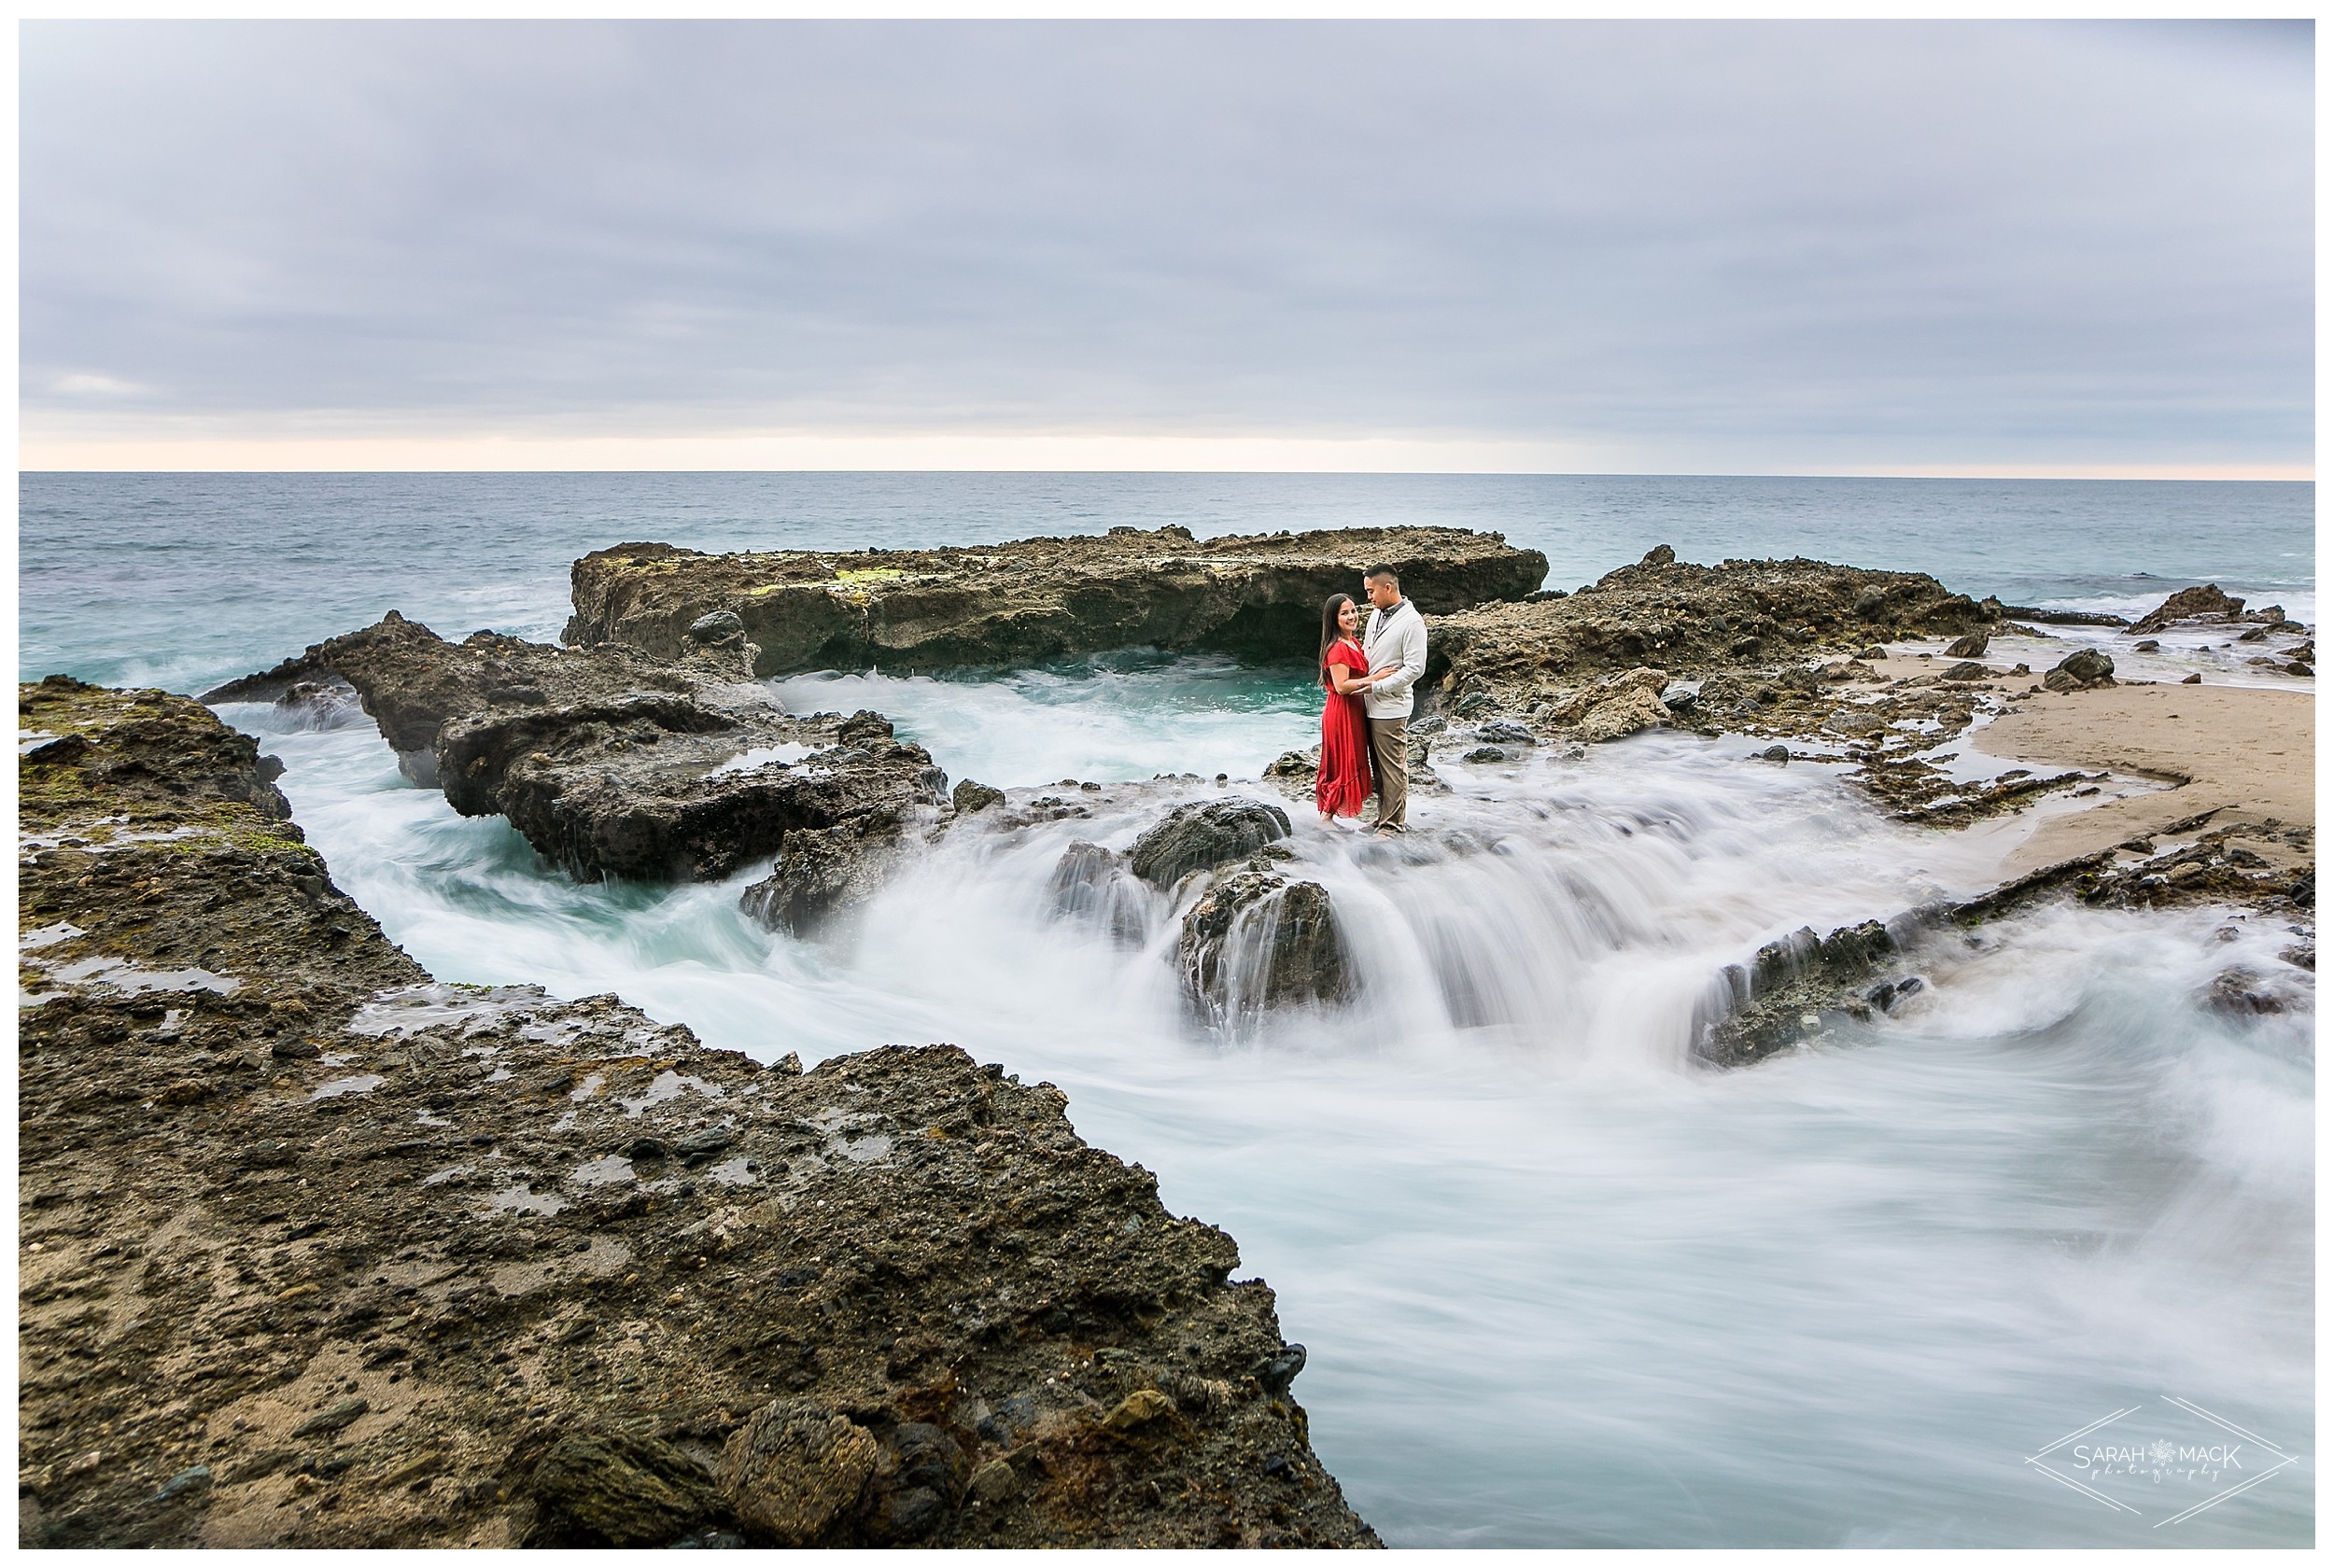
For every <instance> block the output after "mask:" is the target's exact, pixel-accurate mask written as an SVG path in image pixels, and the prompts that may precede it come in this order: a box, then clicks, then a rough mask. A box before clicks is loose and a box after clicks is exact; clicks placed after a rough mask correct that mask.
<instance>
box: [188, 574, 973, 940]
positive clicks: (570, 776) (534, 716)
mask: <svg viewBox="0 0 2334 1568" xmlns="http://www.w3.org/2000/svg"><path fill="white" fill-rule="evenodd" d="M735 674H736V671H735V670H731V671H730V672H729V673H728V674H726V675H724V673H722V672H721V671H720V670H718V669H714V668H710V667H707V666H704V665H690V664H667V663H663V662H660V661H658V660H655V659H652V658H650V657H649V656H648V655H646V654H643V653H641V652H640V651H637V650H634V649H628V648H623V647H606V648H594V649H585V650H575V649H560V648H551V647H546V646H544V645H542V644H540V643H530V642H527V641H524V640H522V639H520V638H517V637H502V636H499V635H498V634H495V633H492V632H480V633H477V634H476V635H474V636H472V637H468V638H466V639H464V640H463V641H462V642H460V643H449V642H447V641H445V640H444V639H443V638H442V637H438V636H437V635H436V634H435V633H434V632H432V631H430V630H429V627H427V626H424V625H421V624H419V623H415V622H411V621H407V620H405V619H404V618H403V617H401V616H399V615H397V614H396V613H394V612H392V613H391V614H390V615H388V616H387V617H386V618H385V619H384V620H383V621H382V622H381V623H379V624H378V625H374V626H371V627H368V628H366V629H365V630H363V631H361V632H353V633H350V634H349V635H347V636H345V637H333V638H331V639H330V640H329V641H327V642H324V643H320V644H318V645H317V646H316V647H315V648H312V649H310V650H308V651H307V652H306V653H304V654H302V655H301V656H300V658H298V659H296V660H290V661H287V662H286V663H285V664H284V665H278V666H277V667H276V668H275V669H274V670H270V671H267V672H266V673H264V674H262V675H257V676H252V677H249V678H247V679H244V680H240V681H235V682H232V683H231V684H229V685H227V686H223V687H220V688H218V689H217V690H216V691H213V692H209V693H205V694H204V701H206V702H219V703H226V702H249V701H262V700H269V699H270V694H271V693H281V695H279V696H278V697H277V698H276V699H275V700H283V697H285V696H290V695H294V694H296V693H299V692H300V690H301V689H302V687H304V686H311V685H313V684H315V683H316V680H317V679H319V678H322V679H335V680H342V681H345V682H346V683H347V684H348V686H349V687H351V688H352V689H353V690H354V691H355V693H356V694H357V696H358V698H359V701H361V703H362V704H363V706H364V710H365V711H366V712H367V713H369V714H371V715H372V716H373V719H374V721H376V722H377V723H378V724H379V725H380V727H381V733H382V735H384V737H386V738H387V740H388V742H389V744H390V745H391V746H392V747H393V748H395V749H396V750H397V752H398V756H399V758H400V763H401V766H402V767H403V768H404V769H405V771H406V773H407V775H408V777H414V778H415V779H418V780H427V781H431V782H434V783H435V784H436V785H437V786H438V787H439V788H441V789H443V791H444V792H445V797H446V799H447V801H448V802H449V803H450V804H451V805H453V806H454V808H455V809H456V810H457V811H459V812H461V813H462V814H463V815H464V816H468V817H488V816H502V817H507V818H508V819H510V821H511V825H512V826H513V827H514V828H516V829H518V831H519V832H520V833H522V834H524V835H525V836H526V838H527V842H528V843H529V844H531V845H533V846H534V847H535V848H536V849H537V850H538V851H539V852H540V853H541V854H542V855H544V856H545V857H547V858H548V859H550V860H552V861H555V862H556V863H557V864H559V865H561V866H563V867H565V868H566V869H568V870H569V872H571V873H573V874H574V875H577V876H579V877H582V878H584V879H586V880H597V879H598V878H599V877H603V876H629V877H639V878H644V879H654V880H690V879H709V880H710V879H718V878H721V877H724V876H728V875H732V874H734V873H735V872H737V871H738V870H739V869H740V868H742V867H744V866H746V865H749V864H751V863H752V862H753V861H757V860H759V859H761V858H763V857H765V856H768V855H772V854H775V853H779V852H780V849H781V846H786V845H788V844H789V842H790V839H791V838H792V837H793V836H794V835H796V834H802V835H806V836H805V837H804V840H803V843H802V844H801V845H800V846H798V847H794V859H793V861H792V862H791V865H781V867H780V877H781V878H782V879H783V881H784V884H785V887H786V888H787V889H791V890H790V891H788V892H787V893H786V894H785V896H783V897H780V896H777V895H772V896H771V897H768V898H765V899H762V900H760V901H758V902H757V907H761V906H767V907H769V908H771V909H774V910H777V911H780V915H779V923H780V924H783V925H786V926H788V927H789V928H790V929H793V928H794V927H795V926H796V924H797V922H798V921H800V922H808V921H811V920H814V919H816V918H817V917H819V916H821V915H823V913H824V912H826V911H828V910H830V909H832V908H834V907H836V906H837V905H838V904H840V903H847V902H849V898H850V896H851V895H852V894H853V893H854V892H855V891H860V890H864V889H865V887H866V886H867V885H870V884H872V882H873V881H874V880H875V879H876V878H877V877H878V875H879V867H878V864H877V861H878V860H879V857H871V858H862V857H860V856H859V854H858V851H859V850H860V848H861V847H868V848H870V849H879V848H882V847H889V846H891V845H893V843H895V842H896V841H897V839H898V837H899V835H900V833H901V832H902V831H903V826H904V824H906V823H907V821H908V820H909V819H911V818H913V817H914V816H915V815H916V814H917V813H918V812H920V811H925V810H929V809H931V808H934V807H936V806H937V805H940V803H941V802H942V801H943V800H944V799H945V798H946V796H945V793H944V791H945V790H946V788H947V778H946V777H945V776H944V775H943V774H942V773H941V772H940V770H939V769H938V768H936V767H935V766H933V765H932V759H931V757H930V756H929V755H927V754H926V753H925V752H924V750H923V749H921V747H917V746H914V745H910V744H907V743H904V742H901V741H899V740H897V739H896V738H895V737H894V736H893V732H892V725H891V722H890V721H888V720H886V719H885V718H884V717H883V716H882V715H880V714H877V713H860V714H857V715H855V716H853V717H851V718H850V719H839V718H837V716H835V715H832V714H822V715H817V716H813V717H809V718H796V717H793V716H790V715H788V714H786V713H785V712H784V711H783V710H781V709H780V707H778V706H777V705H776V704H775V703H774V702H772V701H771V700H770V699H769V698H768V697H767V696H766V694H765V693H762V692H761V691H760V690H759V689H758V688H755V687H752V686H750V685H744V684H740V683H739V682H738V681H737V680H736V679H733V677H734V676H735ZM810 835H817V836H810Z"/></svg>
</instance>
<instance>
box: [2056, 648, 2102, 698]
mask: <svg viewBox="0 0 2334 1568" xmlns="http://www.w3.org/2000/svg"><path fill="white" fill-rule="evenodd" d="M2042 683H2043V689H2044V690H2045V691H2049V692H2081V691H2086V690H2088V689H2089V688H2090V687H2093V686H2113V685H2114V684H2115V683H2116V662H2115V661H2114V660H2113V659H2110V658H2109V657H2107V655H2106V654H2104V653H2102V652H2100V651H2098V650H2097V649H2095V648H2085V649H2081V650H2078V651H2075V652H2073V653H2070V654H2068V655H2067V656H2066V657H2065V658H2063V659H2061V660H2060V661H2059V662H2058V663H2057V664H2055V665H2051V666H2050V672H2049V673H2048V674H2047V675H2045V676H2044V677H2043V682H2042Z"/></svg>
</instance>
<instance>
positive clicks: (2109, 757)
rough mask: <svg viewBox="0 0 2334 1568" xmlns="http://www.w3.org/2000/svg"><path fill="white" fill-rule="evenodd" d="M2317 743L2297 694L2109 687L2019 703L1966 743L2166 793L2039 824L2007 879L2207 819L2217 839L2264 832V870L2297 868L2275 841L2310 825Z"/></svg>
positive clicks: (2291, 853)
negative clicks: (2135, 779)
mask: <svg viewBox="0 0 2334 1568" xmlns="http://www.w3.org/2000/svg"><path fill="white" fill-rule="evenodd" d="M2316 739H2317V722H2316V716H2315V707H2314V699H2313V696H2312V694H2311V693H2306V692H2285V691H2276V690H2272V689H2270V688H2265V687H2257V686H2171V685H2118V686H2112V687H2103V688H2101V689H2098V690H2094V691H2085V692H2071V693H2055V692H2044V693H2038V694H2036V695H2033V696H2021V697H2019V698H2018V699H2017V700H2016V701H2015V702H2013V703H2012V705H2011V707H2010V710H2009V711H2008V712H2006V713H2004V715H2003V716H2002V717H2000V718H1998V719H1996V720H1995V721H1993V722H1992V723H1990V724H1989V725H1987V726H1986V728H1985V729H1984V731H1983V732H1982V733H1981V734H1980V735H1978V737H1977V740H1976V744H1977V746H1978V747H1979V749H1982V750H1984V751H1985V752H1986V753H1987V754H1988V755H1990V756H1996V757H2006V758H2012V759H2015V760H2017V761H2018V762H2019V763H2025V764H2027V765H2029V766H2032V767H2033V768H2035V769H2036V771H2038V772H2039V771H2042V770H2043V769H2045V768H2046V767H2086V768H2106V769H2110V770H2112V771H2114V772H2116V773H2122V774H2139V775H2141V776H2143V777H2150V778H2157V779H2161V780H2163V781H2165V782H2167V783H2172V784H2174V785H2175V786H2176V787H2175V788H2172V789H2169V790H2163V791H2157V792H2154V793H2149V794H2144V795H2134V796H2128V797H2126V798H2124V799H2121V800H2114V801H2109V802H2107V803H2105V804H2103V805H2099V806H2097V807H2094V808H2093V809H2091V810H2088V811H2079V812H2074V813H2071V814H2069V815H2065V816H2059V817H2051V818H2048V819H2044V820H2042V821H2041V822H2039V823H2038V824H2037V825H2036V827H2035V831H2034V833H2033V834H2032V837H2030V838H2028V839H2027V840H2026V841H2025V843H2024V844H2022V845H2021V846H2020V847H2018V850H2017V852H2016V853H2015V854H2014V855H2012V857H2011V858H2010V861H2009V862H2008V869H2009V870H2010V871H2012V872H2013V873H2015V872H2018V871H2023V870H2027V869H2031V868H2032V867H2034V866H2041V865H2048V864H2050V863H2052V862H2054V861H2063V860H2067V859H2070V858H2071V857H2074V856H2076V855H2086V854H2091V853H2094V852H2096V851H2098V850H2101V849H2104V848H2107V847H2111V846H2113V845H2116V844H2120V843H2123V842H2125V841H2126V840H2129V839H2132V838H2139V837H2147V836H2152V835H2154V834H2157V833H2161V832H2162V831H2163V830H2164V829H2165V827H2166V826H2167V825H2169V824H2171V823H2173V822H2179V821H2184V820H2186V819H2191V818H2194V817H2196V816H2198V815H2200V814H2201V813H2204V812H2208V811H2209V812H2212V813H2214V817H2213V819H2212V825H2213V826H2214V827H2215V828H2227V827H2234V826H2238V825H2244V826H2250V827H2257V828H2260V829H2261V830H2263V836H2262V838H2261V840H2260V841H2259V843H2258V844H2257V845H2256V846H2255V847H2256V848H2257V850H2258V852H2259V853H2261V854H2263V855H2265V856H2267V857H2269V859H2270V860H2271V861H2272V862H2274V863H2278V864H2286V863H2291V862H2294V861H2299V860H2303V859H2306V858H2308V857H2307V853H2306V852H2304V851H2301V850H2299V849H2297V848H2296V847H2293V846H2291V845H2289V844H2287V843H2285V841H2284V839H2283V838H2282V837H2279V836H2273V835H2277V834H2282V833H2284V832H2285V831H2287V830H2291V829H2295V828H2302V829H2314V828H2315V826H2316V822H2317V809H2316V777H2315V760H2314V759H2315V755H2316Z"/></svg>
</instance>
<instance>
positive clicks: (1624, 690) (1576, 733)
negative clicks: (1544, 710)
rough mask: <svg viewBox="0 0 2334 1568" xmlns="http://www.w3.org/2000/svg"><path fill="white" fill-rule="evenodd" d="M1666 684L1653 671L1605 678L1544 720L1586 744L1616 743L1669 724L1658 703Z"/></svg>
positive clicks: (1663, 674)
mask: <svg viewBox="0 0 2334 1568" xmlns="http://www.w3.org/2000/svg"><path fill="white" fill-rule="evenodd" d="M1668 684H1669V676H1668V675H1667V673H1666V672H1665V671H1662V670H1657V669H1633V670H1629V671H1627V672H1625V673H1624V674H1621V675H1614V676H1608V677H1607V678H1605V679H1602V680H1599V681H1597V682H1596V683H1595V684H1593V685H1589V686H1584V687H1582V689H1581V690H1580V691H1578V692H1576V693H1573V694H1572V695H1571V696H1569V697H1568V698H1566V699H1565V700H1564V701H1563V702H1561V703H1559V704H1557V705H1556V706H1555V707H1554V708H1553V709H1551V710H1550V711H1549V713H1548V715H1547V721H1548V722H1549V723H1551V724H1554V725H1557V726H1559V727H1560V728H1562V729H1564V730H1567V731H1568V732H1569V738H1571V739H1573V740H1577V741H1581V742H1582V743H1583V744H1586V745H1592V746H1593V745H1595V744H1596V743H1598V742H1600V741H1607V740H1619V739H1620V738H1621V737H1622V736H1624V735H1636V734H1637V733H1638V731H1640V730H1647V729H1652V728H1655V727H1657V726H1659V725H1663V724H1666V723H1668V722H1669V709H1668V708H1667V707H1665V706H1664V705H1663V703H1662V690H1663V688H1664V687H1666V686H1667V685H1668ZM1526 736H1527V738H1528V732H1526ZM1470 760H1471V759H1470Z"/></svg>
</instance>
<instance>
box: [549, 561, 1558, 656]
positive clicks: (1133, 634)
mask: <svg viewBox="0 0 2334 1568" xmlns="http://www.w3.org/2000/svg"><path fill="white" fill-rule="evenodd" d="M1380 563H1385V564H1388V565H1391V566H1393V567H1396V569H1397V570H1398V571H1399V573H1400V575H1401V581H1402V589H1403V592H1404V593H1405V594H1406V595H1409V596H1410V597H1411V598H1412V599H1413V601H1415V602H1416V603H1417V605H1418V606H1419V608H1420V609H1422V610H1425V611H1426V612H1427V613H1428V614H1445V613H1449V612H1451V611H1455V610H1460V609H1467V608H1469V607H1470V606H1473V605H1479V604H1483V603H1485V602H1488V601H1492V600H1498V599H1520V598H1522V597H1523V596H1524V595H1526V594H1528V593H1531V592H1532V591H1533V590H1535V589H1537V588H1538V587H1539V586H1540V579H1541V578H1543V577H1544V576H1545V575H1546V574H1547V570H1548V561H1547V558H1546V557H1545V556H1543V555H1541V554H1540V553H1538V552H1537V551H1530V550H1518V549H1515V548H1513V547H1511V546H1510V545H1509V544H1508V543H1507V542H1506V541H1505V540H1504V539H1502V538H1501V537H1500V536H1499V535H1497V534H1478V533H1469V532H1468V531H1466V530H1464V529H1456V528H1348V529H1338V530H1333V531H1324V532H1316V533H1305V534H1293V535H1292V534H1285V533H1284V534H1258V535H1239V536H1232V537H1229V538H1222V539H1194V538H1193V537H1192V536H1191V534H1190V532H1189V531H1188V530H1187V529H1184V528H1180V527H1166V528H1161V529H1158V530H1156V531H1154V532H1148V533H1146V532H1143V531H1141V530H1138V529H1134V528H1124V527H1121V528H1113V529H1112V530H1111V531H1110V532H1109V533H1108V534H1105V535H1103V536H1101V537H1074V538H1067V539H1019V540H1015V541H1013V542H1011V543H1007V544H997V545H984V546H977V547H969V548H966V549H962V550H866V551H855V552H849V553H844V552H836V551H808V550H788V551H768V552H761V553H752V554H737V555H703V554H699V553H696V552H694V551H688V550H680V549H676V548H674V547H673V546H671V545H668V544H619V545H615V546H613V547H612V548H610V549H607V550H599V551H595V552H593V553H591V554H589V555H586V556H584V557H583V559H582V560H580V561H578V562H576V563H575V567H574V570H573V574H572V576H573V585H574V600H575V614H574V617H573V618H572V619H571V620H569V623H568V627H567V632H566V639H567V641H569V643H572V644H578V645H584V644H595V643H602V642H619V643H626V644H629V645H631V646H633V647H635V648H639V649H642V650H645V651H648V652H650V653H652V654H654V655H656V656H658V657H660V658H676V657H679V656H681V655H682V654H683V653H685V652H687V651H690V650H691V649H693V648H696V647H699V646H702V643H701V642H700V641H698V640H697V639H696V628H701V627H707V626H709V625H712V624H717V625H718V626H719V627H721V628H722V634H721V635H722V637H724V642H723V644H722V646H724V647H725V648H730V649H734V650H736V651H738V652H740V653H742V654H743V655H744V656H746V657H748V658H750V659H751V661H752V669H753V672H754V673H755V674H757V675H762V676H774V675H785V674H790V673H792V672H794V671H796V670H806V669H847V670H859V669H869V668H874V669H885V670H932V669H948V668H958V667H973V666H1005V665H1029V664H1037V663H1043V662H1044V661H1047V660H1049V659H1058V658H1063V657H1067V656H1074V655H1076V654H1081V653H1090V652H1097V651H1104V650H1106V649H1114V648H1130V647H1156V648H1162V649H1168V650H1183V649H1220V650H1226V651H1232V652H1236V653H1240V654H1242V655H1245V656H1253V657H1263V658H1305V659H1310V658H1311V657H1313V655H1314V653H1315V651H1316V648H1317V645H1318V642H1319V638H1320V623H1321V605H1322V602H1323V601H1324V600H1325V599H1326V598H1328V596H1329V595H1331V594H1333V593H1339V592H1344V593H1351V594H1358V592H1359V589H1360V579H1361V573H1362V571H1363V569H1364V568H1365V567H1370V566H1372V565H1376V564H1380ZM724 617H726V618H728V619H723V618H724ZM732 621H734V623H735V626H736V631H735V634H734V637H733V636H732V634H731V633H730V632H729V630H728V628H729V627H730V625H731V623H732Z"/></svg>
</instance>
